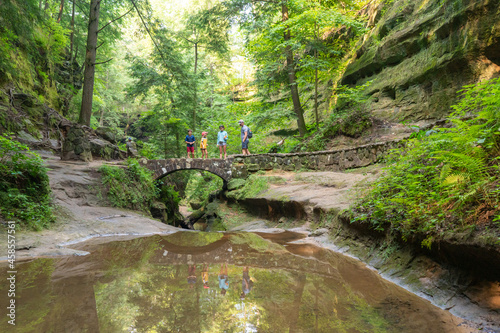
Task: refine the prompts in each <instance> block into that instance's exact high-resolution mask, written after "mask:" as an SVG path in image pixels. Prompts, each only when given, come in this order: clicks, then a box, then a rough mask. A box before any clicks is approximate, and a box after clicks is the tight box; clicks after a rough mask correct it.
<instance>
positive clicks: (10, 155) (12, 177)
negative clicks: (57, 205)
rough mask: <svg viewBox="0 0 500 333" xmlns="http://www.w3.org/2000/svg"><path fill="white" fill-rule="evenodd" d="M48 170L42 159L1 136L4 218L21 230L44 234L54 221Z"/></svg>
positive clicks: (0, 192)
mask: <svg viewBox="0 0 500 333" xmlns="http://www.w3.org/2000/svg"><path fill="white" fill-rule="evenodd" d="M50 193H51V191H50V187H49V178H48V176H47V169H46V168H45V167H44V165H43V161H42V159H41V157H40V156H39V155H37V154H36V153H33V152H31V151H30V150H29V148H28V147H27V146H25V145H23V144H20V143H18V142H16V141H13V140H11V139H10V138H8V137H4V136H0V201H1V206H0V207H1V215H2V216H3V218H5V219H7V220H14V221H16V222H18V224H17V226H18V227H20V228H27V229H31V230H41V229H43V228H46V227H48V226H49V224H50V223H51V222H53V221H54V216H53V214H52V207H51V199H50Z"/></svg>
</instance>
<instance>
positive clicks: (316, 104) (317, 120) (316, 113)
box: [314, 50, 319, 130]
mask: <svg viewBox="0 0 500 333" xmlns="http://www.w3.org/2000/svg"><path fill="white" fill-rule="evenodd" d="M314 57H315V58H316V66H318V50H315V51H314ZM314 115H315V116H316V129H317V130H319V116H318V67H316V69H315V73H314Z"/></svg>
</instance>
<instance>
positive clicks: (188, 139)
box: [185, 130, 196, 158]
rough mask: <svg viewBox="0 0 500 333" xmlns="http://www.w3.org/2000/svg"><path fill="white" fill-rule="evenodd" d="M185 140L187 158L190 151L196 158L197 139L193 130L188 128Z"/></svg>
mask: <svg viewBox="0 0 500 333" xmlns="http://www.w3.org/2000/svg"><path fill="white" fill-rule="evenodd" d="M185 142H186V144H187V158H189V153H191V155H192V156H193V158H194V144H195V142H196V139H195V138H194V135H193V131H191V130H188V134H187V135H186V140H185Z"/></svg>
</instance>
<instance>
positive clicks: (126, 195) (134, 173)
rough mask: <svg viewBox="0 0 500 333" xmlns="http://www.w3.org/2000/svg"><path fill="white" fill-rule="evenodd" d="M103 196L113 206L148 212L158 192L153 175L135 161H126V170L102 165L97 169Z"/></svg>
mask: <svg viewBox="0 0 500 333" xmlns="http://www.w3.org/2000/svg"><path fill="white" fill-rule="evenodd" d="M99 172H100V173H101V175H102V178H101V181H102V184H103V185H104V187H105V194H106V196H107V198H108V199H109V201H111V203H112V204H113V206H116V207H121V208H130V209H137V210H141V211H144V212H149V207H150V205H151V203H152V202H153V200H154V199H156V198H158V197H159V194H160V190H159V188H158V187H157V186H156V185H155V181H154V178H153V174H152V172H151V171H150V170H148V169H146V168H143V167H141V166H140V165H139V162H137V160H135V159H128V160H127V168H120V167H115V166H108V165H103V166H101V167H100V168H99Z"/></svg>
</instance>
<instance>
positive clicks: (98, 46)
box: [95, 41, 105, 50]
mask: <svg viewBox="0 0 500 333" xmlns="http://www.w3.org/2000/svg"><path fill="white" fill-rule="evenodd" d="M104 42H105V41H103V42H102V43H101V44H99V45H97V47H96V48H95V49H96V50H97V49H98V48H100V47H101V46H102V45H103V44H104Z"/></svg>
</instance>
